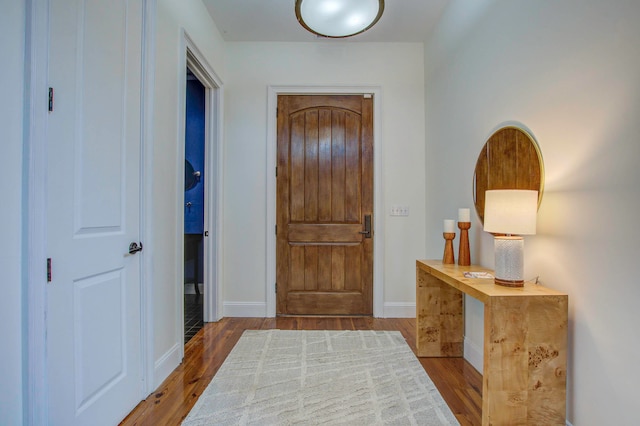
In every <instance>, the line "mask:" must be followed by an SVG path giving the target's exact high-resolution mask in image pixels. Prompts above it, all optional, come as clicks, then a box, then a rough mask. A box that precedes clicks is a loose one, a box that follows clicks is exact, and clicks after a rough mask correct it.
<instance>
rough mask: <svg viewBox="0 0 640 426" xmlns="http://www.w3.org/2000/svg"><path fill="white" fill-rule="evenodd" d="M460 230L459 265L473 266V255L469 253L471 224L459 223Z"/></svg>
mask: <svg viewBox="0 0 640 426" xmlns="http://www.w3.org/2000/svg"><path fill="white" fill-rule="evenodd" d="M458 228H460V246H459V247H458V265H461V266H469V265H471V253H470V252H469V228H471V222H458Z"/></svg>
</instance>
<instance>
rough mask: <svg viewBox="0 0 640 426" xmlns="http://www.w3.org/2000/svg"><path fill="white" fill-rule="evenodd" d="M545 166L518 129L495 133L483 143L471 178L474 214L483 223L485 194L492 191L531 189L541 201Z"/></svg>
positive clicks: (535, 147) (535, 146) (530, 140)
mask: <svg viewBox="0 0 640 426" xmlns="http://www.w3.org/2000/svg"><path fill="white" fill-rule="evenodd" d="M543 188H544V165H543V162H542V154H541V153H540V150H539V148H538V144H537V143H536V142H535V140H534V139H533V137H532V136H531V135H529V134H528V133H527V132H525V131H524V130H522V129H519V128H517V127H512V126H508V127H504V128H502V129H499V130H498V131H496V132H495V133H494V134H493V135H491V137H490V138H489V140H487V142H486V143H485V145H484V146H483V148H482V150H481V151H480V155H479V156H478V161H477V162H476V169H475V174H474V201H475V208H476V212H477V213H478V217H479V218H480V221H481V222H484V203H485V191H487V190H491V189H530V190H535V191H538V193H539V195H538V197H539V198H538V200H541V199H542V192H543Z"/></svg>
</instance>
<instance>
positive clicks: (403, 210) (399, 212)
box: [391, 205, 409, 216]
mask: <svg viewBox="0 0 640 426" xmlns="http://www.w3.org/2000/svg"><path fill="white" fill-rule="evenodd" d="M391 216H409V206H396V205H394V206H391Z"/></svg>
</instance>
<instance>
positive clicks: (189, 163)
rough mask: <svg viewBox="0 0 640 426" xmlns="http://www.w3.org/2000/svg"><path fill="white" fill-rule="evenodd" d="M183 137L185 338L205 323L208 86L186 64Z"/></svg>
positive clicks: (189, 337) (185, 340) (191, 335)
mask: <svg viewBox="0 0 640 426" xmlns="http://www.w3.org/2000/svg"><path fill="white" fill-rule="evenodd" d="M186 75H187V81H186V101H185V141H184V157H185V162H184V163H185V165H184V185H185V186H184V191H185V193H184V203H185V205H184V342H185V343H187V342H188V341H189V340H190V339H191V338H192V337H193V336H194V335H195V334H196V333H197V332H198V331H199V330H200V329H201V328H202V326H203V323H204V309H203V298H202V293H203V292H204V288H205V279H204V244H203V243H204V241H203V239H204V232H205V229H204V223H205V221H204V214H205V209H204V207H205V188H206V181H207V179H206V175H205V119H206V118H205V117H206V116H205V109H206V104H205V95H206V91H205V87H204V86H203V85H202V83H201V82H200V80H198V78H197V77H196V76H195V75H194V74H193V72H192V71H191V69H189V67H187V73H186Z"/></svg>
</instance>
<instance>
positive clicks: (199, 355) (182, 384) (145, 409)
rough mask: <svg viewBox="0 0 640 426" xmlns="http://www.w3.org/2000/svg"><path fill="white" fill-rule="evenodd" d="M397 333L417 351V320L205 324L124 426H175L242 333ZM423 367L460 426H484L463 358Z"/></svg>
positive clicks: (474, 381)
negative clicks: (276, 331)
mask: <svg viewBox="0 0 640 426" xmlns="http://www.w3.org/2000/svg"><path fill="white" fill-rule="evenodd" d="M276 328H277V329H281V330H397V331H400V332H401V333H402V334H403V336H404V337H405V339H406V340H407V344H408V345H409V347H410V348H411V349H412V350H413V351H414V353H415V351H416V346H415V331H416V327H415V320H414V319H413V318H401V319H392V318H390V319H379V318H371V317H333V318H331V317H315V318H310V317H280V318H225V319H223V320H221V321H219V322H217V323H207V324H205V326H204V328H203V329H202V330H200V331H199V332H198V334H196V336H195V337H193V338H192V339H191V340H190V341H189V343H187V345H186V346H185V356H184V360H183V363H182V364H180V366H178V368H177V369H176V370H175V371H174V372H173V373H171V375H170V376H169V377H168V378H167V379H166V380H165V381H164V382H163V383H162V384H161V385H160V386H159V387H158V389H156V390H155V391H154V392H153V393H151V394H150V395H149V396H148V397H147V399H146V400H144V401H142V402H141V403H140V404H139V405H138V406H137V407H136V408H135V409H134V410H133V411H132V412H131V413H130V414H129V415H128V416H127V418H125V419H124V420H123V421H122V422H121V423H120V424H121V425H122V426H133V425H137V426H151V425H153V426H156V425H163V426H173V425H179V424H180V423H181V421H182V420H183V419H184V418H185V417H186V416H187V414H188V413H189V411H190V410H191V408H192V407H193V405H194V404H195V402H196V400H197V399H198V397H199V396H200V395H201V394H202V393H203V392H204V390H205V388H206V387H207V385H208V384H209V382H210V381H211V380H212V379H213V376H214V375H215V373H216V372H217V371H218V369H219V368H220V366H221V365H222V363H223V362H224V360H225V359H226V357H227V355H228V354H229V352H231V349H232V348H233V346H234V345H235V344H236V342H237V341H238V339H240V336H241V335H242V333H243V332H244V330H265V329H276ZM419 361H420V364H421V365H422V367H423V368H424V369H425V371H426V372H427V374H428V375H429V376H430V377H431V380H432V381H433V383H434V384H435V385H436V387H437V388H438V390H439V392H440V393H441V394H442V396H443V398H444V400H445V401H446V402H447V404H448V405H449V408H451V411H452V412H453V414H454V415H455V416H456V418H457V419H458V421H459V422H460V424H461V425H462V426H472V425H479V424H480V422H481V403H482V394H481V392H482V377H481V376H480V374H479V373H478V372H477V371H476V370H475V369H474V368H473V367H472V366H471V365H470V364H469V363H468V362H466V361H464V360H463V359H462V358H420V359H419Z"/></svg>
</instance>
